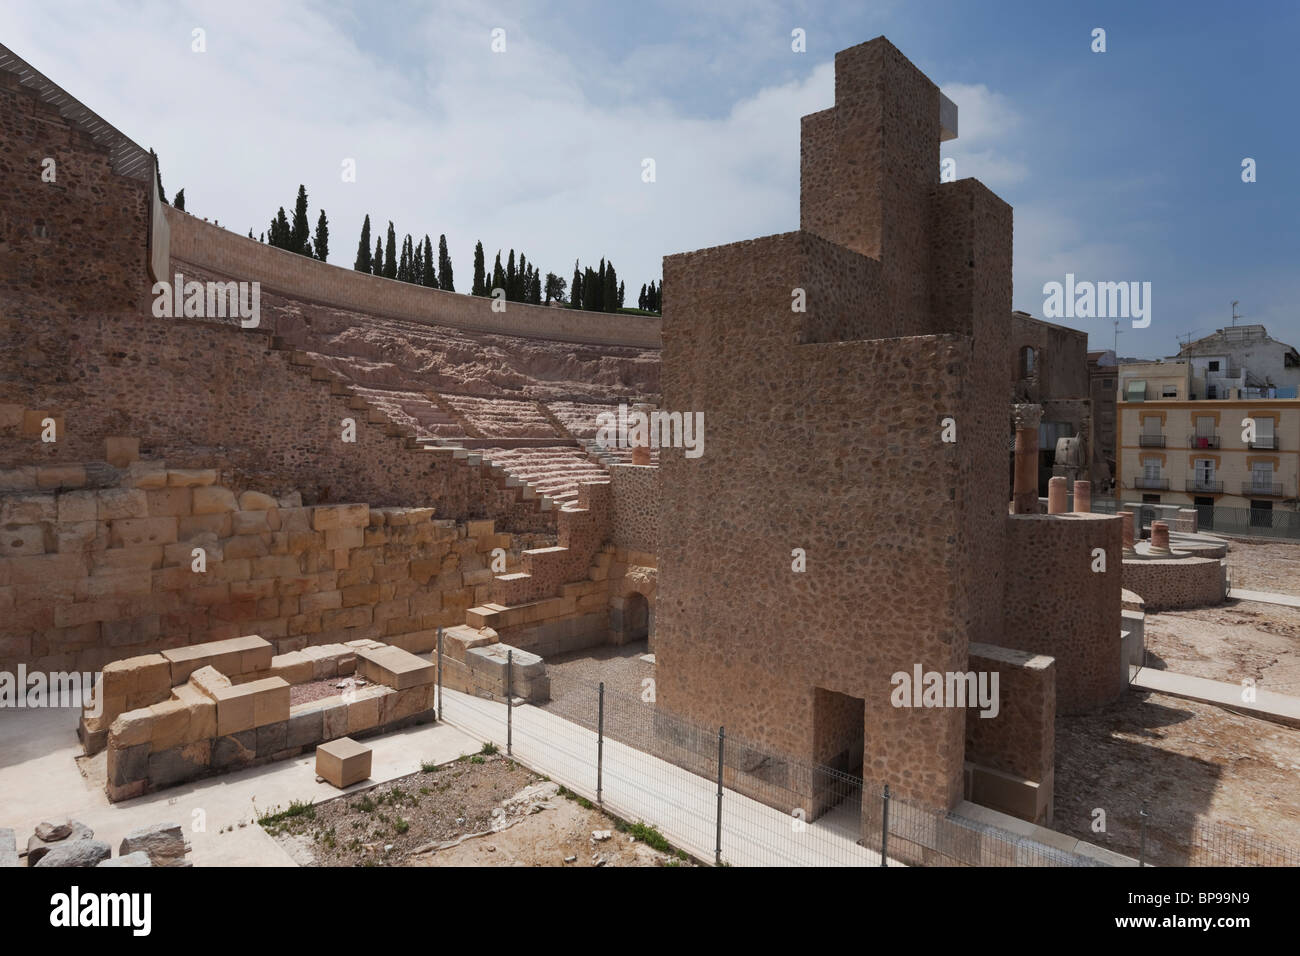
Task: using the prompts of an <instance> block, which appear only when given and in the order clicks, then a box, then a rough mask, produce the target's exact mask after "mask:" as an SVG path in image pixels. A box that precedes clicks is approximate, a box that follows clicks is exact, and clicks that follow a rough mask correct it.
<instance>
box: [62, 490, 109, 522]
mask: <svg viewBox="0 0 1300 956" xmlns="http://www.w3.org/2000/svg"><path fill="white" fill-rule="evenodd" d="M98 518H99V497H98V495H97V494H96V493H95V492H93V491H65V492H64V493H63V494H61V495H59V496H58V520H59V523H60V524H71V523H72V522H75V521H95V520H97V519H98Z"/></svg>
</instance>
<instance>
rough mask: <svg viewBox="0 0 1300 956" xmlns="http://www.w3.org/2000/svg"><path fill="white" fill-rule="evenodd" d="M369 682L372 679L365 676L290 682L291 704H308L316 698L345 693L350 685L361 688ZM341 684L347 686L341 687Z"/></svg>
mask: <svg viewBox="0 0 1300 956" xmlns="http://www.w3.org/2000/svg"><path fill="white" fill-rule="evenodd" d="M369 683H370V681H368V680H366V679H365V678H364V677H323V678H321V679H320V680H314V681H308V682H307V683H305V684H290V685H289V706H290V707H293V706H296V705H297V704H307V703H310V702H311V701H314V700H324V699H325V698H326V697H334V696H335V695H337V694H342V693H344V692H345V691H346V690H347V689H348V687H354V688H358V689H359V688H362V687H365V686H366V685H368V684H369ZM340 684H344V685H345V686H343V687H340V686H339V685H340Z"/></svg>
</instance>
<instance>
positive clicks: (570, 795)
mask: <svg viewBox="0 0 1300 956" xmlns="http://www.w3.org/2000/svg"><path fill="white" fill-rule="evenodd" d="M557 793H558V794H559V795H560V796H561V797H565V798H567V799H569V800H572V801H573V802H574V803H576V804H577V805H578V806H580V807H582V809H584V810H594V809H595V808H596V805H595V804H594V803H592V802H591V801H590V800H588V799H587V798H586V797H584V796H582V795H581V794H577V793H574V792H573V791H572V790H570V789H569V788H568V787H561V788H560V789H559V790H558V791H557Z"/></svg>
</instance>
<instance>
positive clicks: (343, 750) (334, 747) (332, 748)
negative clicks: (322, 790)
mask: <svg viewBox="0 0 1300 956" xmlns="http://www.w3.org/2000/svg"><path fill="white" fill-rule="evenodd" d="M370 758H371V751H370V748H369V747H363V746H362V745H361V744H359V743H357V742H356V741H355V740H353V739H352V738H351V737H340V738H339V739H337V740H331V741H329V742H328V743H323V744H321V745H320V746H318V747H317V748H316V773H317V775H318V776H320V777H323V778H324V779H325V780H327V781H328V782H329V783H331V784H333V785H334V786H335V787H338V788H339V789H340V790H342V789H343V788H344V787H350V786H352V784H354V783H360V782H361V781H362V780H365V779H367V778H368V777H369V776H370Z"/></svg>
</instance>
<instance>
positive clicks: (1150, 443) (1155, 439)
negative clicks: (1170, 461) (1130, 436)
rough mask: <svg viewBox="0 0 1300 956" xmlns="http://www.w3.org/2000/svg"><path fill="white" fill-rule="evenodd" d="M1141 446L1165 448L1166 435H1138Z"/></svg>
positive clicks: (1139, 445)
mask: <svg viewBox="0 0 1300 956" xmlns="http://www.w3.org/2000/svg"><path fill="white" fill-rule="evenodd" d="M1138 447H1139V448H1164V447H1165V436H1164V435H1138Z"/></svg>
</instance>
